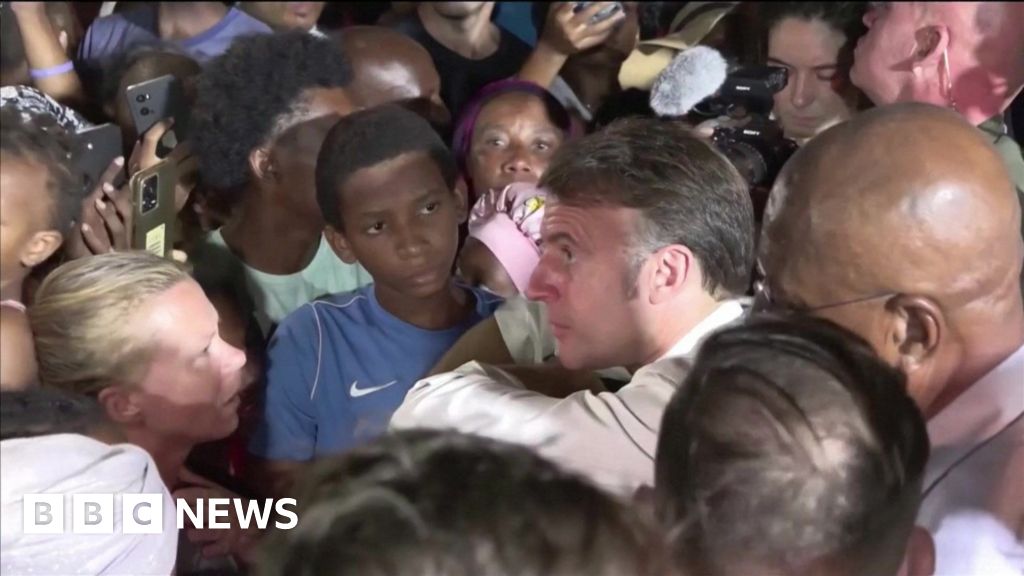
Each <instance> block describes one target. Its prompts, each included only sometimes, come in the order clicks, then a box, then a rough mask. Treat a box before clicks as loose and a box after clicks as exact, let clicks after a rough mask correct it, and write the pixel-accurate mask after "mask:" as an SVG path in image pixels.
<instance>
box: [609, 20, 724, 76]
mask: <svg viewBox="0 0 1024 576" xmlns="http://www.w3.org/2000/svg"><path fill="white" fill-rule="evenodd" d="M738 4H739V2H687V3H686V6H684V7H683V9H682V10H680V11H679V13H678V14H676V17H675V18H674V19H673V20H672V25H671V26H669V30H670V33H669V34H668V35H667V36H664V37H662V38H656V39H654V40H645V41H643V42H640V43H639V44H638V45H637V47H636V49H634V50H633V52H632V53H630V55H629V58H626V61H625V62H623V63H622V68H620V69H619V85H620V86H622V89H623V90H626V89H629V88H639V89H641V90H650V89H651V86H652V85H653V84H654V81H655V80H656V79H657V78H658V75H659V74H661V71H662V70H664V69H665V67H666V66H668V65H669V63H670V62H672V59H673V58H675V56H676V54H678V53H680V52H682V51H683V50H686V49H687V48H689V47H691V46H696V45H697V44H700V43H701V41H702V40H704V38H705V37H706V36H707V35H708V33H710V32H711V30H712V29H713V28H714V27H715V25H716V24H718V22H719V21H720V20H721V19H722V18H724V17H725V16H726V15H727V14H729V12H731V11H732V9H733V8H735V7H736V6H737V5H738Z"/></svg>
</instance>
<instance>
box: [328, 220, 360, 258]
mask: <svg viewBox="0 0 1024 576" xmlns="http://www.w3.org/2000/svg"><path fill="white" fill-rule="evenodd" d="M324 236H326V237H327V243H328V244H330V245H331V249H332V250H334V253H335V254H337V255H338V258H341V261H342V262H344V263H346V264H355V263H356V262H358V261H359V260H358V258H356V255H355V253H353V252H352V247H351V246H350V245H349V243H348V239H347V238H345V233H344V232H342V231H341V230H338V229H337V228H335V227H334V226H331V225H330V224H328V225H327V226H326V227H325V228H324Z"/></svg>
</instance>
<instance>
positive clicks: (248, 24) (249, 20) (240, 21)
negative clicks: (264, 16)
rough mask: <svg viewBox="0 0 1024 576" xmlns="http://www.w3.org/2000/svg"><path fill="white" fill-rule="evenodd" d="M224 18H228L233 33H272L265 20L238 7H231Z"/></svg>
mask: <svg viewBox="0 0 1024 576" xmlns="http://www.w3.org/2000/svg"><path fill="white" fill-rule="evenodd" d="M225 19H229V21H230V22H231V27H232V30H233V31H234V33H235V34H272V33H273V32H274V30H273V29H272V28H271V27H270V26H268V25H267V24H266V23H265V22H263V21H262V20H260V19H258V18H255V17H253V16H252V15H250V14H248V13H247V12H246V11H245V10H240V9H238V8H231V10H229V11H228V14H227V16H225Z"/></svg>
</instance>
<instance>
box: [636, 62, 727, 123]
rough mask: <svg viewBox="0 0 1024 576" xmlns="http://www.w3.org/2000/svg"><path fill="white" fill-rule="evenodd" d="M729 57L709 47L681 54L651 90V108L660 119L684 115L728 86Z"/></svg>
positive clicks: (667, 67) (663, 72) (662, 73)
mask: <svg viewBox="0 0 1024 576" xmlns="http://www.w3.org/2000/svg"><path fill="white" fill-rule="evenodd" d="M727 73H728V65H727V64H726V62H725V58H723V57H722V55H721V54H720V53H719V52H718V51H717V50H715V49H714V48H709V47H707V46H694V47H692V48H687V49H686V50H683V51H682V52H680V53H679V55H677V56H676V57H675V58H673V59H672V62H671V63H670V64H669V65H668V66H666V67H665V69H664V70H663V71H662V72H661V75H660V76H658V79H657V80H655V81H654V85H653V86H652V87H651V109H652V110H654V112H655V113H656V114H658V115H659V116H682V115H684V114H686V113H687V112H689V111H690V110H691V109H692V108H693V107H694V106H696V105H697V104H698V103H700V102H701V101H702V100H704V99H705V98H707V97H708V96H711V95H712V94H714V93H715V92H717V91H718V89H719V88H721V86H722V84H723V83H725V78H726V75H727Z"/></svg>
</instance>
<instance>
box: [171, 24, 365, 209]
mask: <svg viewBox="0 0 1024 576" xmlns="http://www.w3.org/2000/svg"><path fill="white" fill-rule="evenodd" d="M351 79H352V70H351V67H350V66H349V63H348V60H347V59H346V58H345V55H344V54H343V53H342V51H341V48H340V47H339V46H338V45H337V43H335V42H331V41H329V40H326V39H322V38H317V37H315V36H312V35H310V34H307V33H306V32H303V31H293V32H283V33H278V34H260V35H255V36H247V37H243V38H239V39H238V40H236V41H235V42H234V44H232V45H231V48H230V49H228V51H227V52H225V53H224V54H222V55H221V56H219V57H218V58H216V59H214V60H213V61H211V62H210V63H209V64H208V65H207V66H206V68H205V69H204V70H203V73H202V75H201V76H200V78H199V88H198V95H197V99H196V105H195V109H194V110H193V113H192V119H191V122H192V124H191V126H190V131H191V133H192V140H193V141H192V145H193V150H194V151H195V153H196V154H197V156H198V157H199V171H200V175H201V177H202V179H203V182H204V183H205V184H207V185H208V186H210V187H212V188H214V189H217V190H219V191H227V190H232V189H238V188H241V187H242V186H244V185H245V184H246V183H247V182H248V180H249V168H248V157H249V154H250V152H252V150H253V149H254V148H256V147H258V146H260V145H261V144H263V143H265V142H266V141H267V140H269V139H270V138H272V137H273V136H274V135H276V134H278V133H280V132H281V131H283V130H284V129H286V128H288V126H289V125H290V124H291V123H292V122H293V121H294V120H295V119H296V118H299V117H301V116H302V115H303V114H304V113H305V109H304V106H303V104H304V101H303V92H304V91H306V90H308V89H310V88H340V87H345V86H347V85H348V84H349V82H350V81H351Z"/></svg>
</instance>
